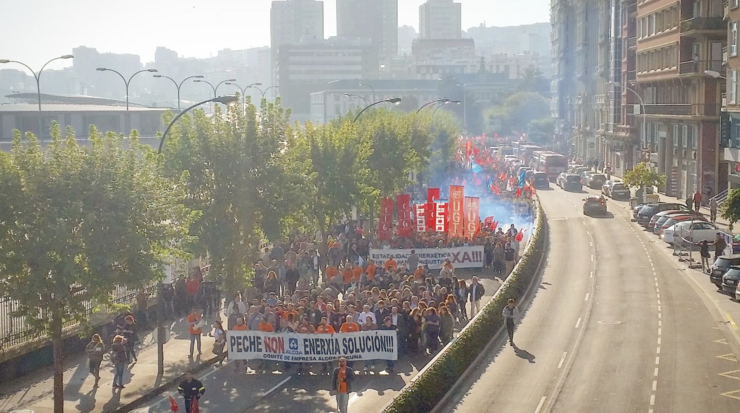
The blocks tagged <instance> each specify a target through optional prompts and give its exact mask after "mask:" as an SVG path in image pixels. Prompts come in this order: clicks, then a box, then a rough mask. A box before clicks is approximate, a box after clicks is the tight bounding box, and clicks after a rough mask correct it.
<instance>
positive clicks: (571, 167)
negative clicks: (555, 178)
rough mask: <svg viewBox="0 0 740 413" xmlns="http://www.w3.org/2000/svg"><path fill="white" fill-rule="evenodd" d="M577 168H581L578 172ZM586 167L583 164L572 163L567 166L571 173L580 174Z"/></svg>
mask: <svg viewBox="0 0 740 413" xmlns="http://www.w3.org/2000/svg"><path fill="white" fill-rule="evenodd" d="M578 169H581V171H580V172H579V171H578ZM586 169H588V168H586V167H585V166H583V165H580V164H573V165H571V166H570V168H568V172H570V173H572V174H580V173H581V172H583V171H585V170H586Z"/></svg>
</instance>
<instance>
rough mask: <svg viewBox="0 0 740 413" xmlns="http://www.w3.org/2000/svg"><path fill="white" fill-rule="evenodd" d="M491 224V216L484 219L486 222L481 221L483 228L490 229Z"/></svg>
mask: <svg viewBox="0 0 740 413" xmlns="http://www.w3.org/2000/svg"><path fill="white" fill-rule="evenodd" d="M491 224H493V217H492V216H490V217H486V220H485V221H483V227H484V228H490V227H491Z"/></svg>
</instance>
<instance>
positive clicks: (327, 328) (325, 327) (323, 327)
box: [316, 317, 336, 374]
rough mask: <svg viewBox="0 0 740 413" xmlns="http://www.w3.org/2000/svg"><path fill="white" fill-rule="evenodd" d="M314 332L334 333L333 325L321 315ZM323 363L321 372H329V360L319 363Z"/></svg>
mask: <svg viewBox="0 0 740 413" xmlns="http://www.w3.org/2000/svg"><path fill="white" fill-rule="evenodd" d="M316 333H318V334H335V333H336V331H334V327H332V326H331V325H330V324H328V323H327V321H326V317H321V321H320V322H319V326H318V327H316ZM321 364H323V367H322V368H321V373H322V374H326V373H328V372H329V362H328V361H327V362H324V363H321Z"/></svg>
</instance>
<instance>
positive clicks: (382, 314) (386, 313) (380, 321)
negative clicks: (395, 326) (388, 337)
mask: <svg viewBox="0 0 740 413" xmlns="http://www.w3.org/2000/svg"><path fill="white" fill-rule="evenodd" d="M389 315H391V310H390V309H389V308H388V307H384V308H383V311H381V310H380V309H377V310H375V320H376V321H377V323H378V325H381V324H383V320H385V318H386V317H387V316H389Z"/></svg>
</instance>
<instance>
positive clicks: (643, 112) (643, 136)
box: [609, 81, 647, 202]
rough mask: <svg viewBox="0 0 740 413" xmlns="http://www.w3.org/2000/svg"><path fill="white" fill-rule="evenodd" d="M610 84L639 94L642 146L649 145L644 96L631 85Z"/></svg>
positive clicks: (643, 190) (643, 194) (643, 196)
mask: <svg viewBox="0 0 740 413" xmlns="http://www.w3.org/2000/svg"><path fill="white" fill-rule="evenodd" d="M609 85H611V86H614V87H623V88H624V89H626V90H628V91H630V92H632V93H634V94H635V96H637V99H638V100H639V101H640V106H642V110H641V111H640V112H641V113H642V147H643V148H644V147H646V146H647V129H646V128H645V118H646V115H647V113H646V112H645V102H644V101H643V100H642V96H640V94H639V93H637V92H636V91H635V90H634V89H632V88H630V87H629V86H623V85H621V84H620V83H619V82H614V81H612V82H609ZM645 192H646V191H645V188H644V187H643V188H642V201H643V202H645V199H646V194H645Z"/></svg>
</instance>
